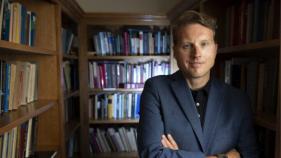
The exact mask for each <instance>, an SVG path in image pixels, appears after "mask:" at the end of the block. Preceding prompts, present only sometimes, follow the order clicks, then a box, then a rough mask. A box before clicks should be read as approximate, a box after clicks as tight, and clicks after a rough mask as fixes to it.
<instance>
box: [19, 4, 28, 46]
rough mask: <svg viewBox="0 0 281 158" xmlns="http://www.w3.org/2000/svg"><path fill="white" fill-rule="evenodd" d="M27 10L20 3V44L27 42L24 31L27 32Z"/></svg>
mask: <svg viewBox="0 0 281 158" xmlns="http://www.w3.org/2000/svg"><path fill="white" fill-rule="evenodd" d="M26 20H27V10H26V8H25V6H23V5H21V41H20V43H21V44H27V41H26V33H27V29H26V28H27V22H26Z"/></svg>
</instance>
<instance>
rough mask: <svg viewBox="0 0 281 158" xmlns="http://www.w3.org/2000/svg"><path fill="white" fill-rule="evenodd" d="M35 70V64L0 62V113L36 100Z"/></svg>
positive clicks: (36, 81)
mask: <svg viewBox="0 0 281 158" xmlns="http://www.w3.org/2000/svg"><path fill="white" fill-rule="evenodd" d="M37 69H38V68H37V64H36V63H30V62H21V61H4V60H0V78H1V80H0V94H1V95H0V103H1V105H0V108H1V112H0V113H2V112H8V111H9V110H13V109H17V108H18V107H19V106H20V105H25V104H27V103H29V102H32V101H34V100H36V99H37V89H38V76H37V75H38V72H37Z"/></svg>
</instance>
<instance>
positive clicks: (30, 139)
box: [0, 118, 37, 158]
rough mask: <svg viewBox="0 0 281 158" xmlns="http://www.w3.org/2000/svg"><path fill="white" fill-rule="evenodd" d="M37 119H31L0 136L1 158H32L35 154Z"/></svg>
mask: <svg viewBox="0 0 281 158" xmlns="http://www.w3.org/2000/svg"><path fill="white" fill-rule="evenodd" d="M36 122H37V121H36V118H33V119H30V120H29V121H27V122H25V123H23V124H22V125H20V126H18V127H14V128H13V129H12V130H11V131H9V132H5V133H4V134H3V135H1V136H0V155H1V157H3V158H4V157H9V158H15V157H31V156H32V155H34V152H35V145H36V144H35V143H36V139H34V138H35V137H36V134H37V130H36V128H37V126H36V124H37V123H36Z"/></svg>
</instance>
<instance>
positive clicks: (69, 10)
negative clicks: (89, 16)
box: [56, 0, 85, 22]
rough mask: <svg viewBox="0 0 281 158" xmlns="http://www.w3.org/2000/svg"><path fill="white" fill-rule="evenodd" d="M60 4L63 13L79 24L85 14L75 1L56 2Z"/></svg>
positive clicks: (59, 0)
mask: <svg viewBox="0 0 281 158" xmlns="http://www.w3.org/2000/svg"><path fill="white" fill-rule="evenodd" d="M56 1H57V2H58V3H60V4H61V7H62V10H63V12H65V13H66V14H67V15H68V16H69V17H71V19H72V20H74V21H75V22H79V21H80V20H81V18H82V17H83V16H84V14H85V12H84V11H83V10H82V8H81V7H80V6H79V4H78V3H77V2H76V1H75V0H56Z"/></svg>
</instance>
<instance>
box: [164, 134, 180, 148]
mask: <svg viewBox="0 0 281 158" xmlns="http://www.w3.org/2000/svg"><path fill="white" fill-rule="evenodd" d="M161 143H162V145H163V146H164V147H165V148H169V149H172V150H179V148H178V145H177V143H176V141H175V140H174V138H173V137H172V135H170V134H168V135H167V137H166V136H165V135H162V139H161Z"/></svg>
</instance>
